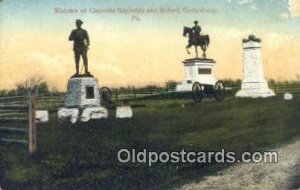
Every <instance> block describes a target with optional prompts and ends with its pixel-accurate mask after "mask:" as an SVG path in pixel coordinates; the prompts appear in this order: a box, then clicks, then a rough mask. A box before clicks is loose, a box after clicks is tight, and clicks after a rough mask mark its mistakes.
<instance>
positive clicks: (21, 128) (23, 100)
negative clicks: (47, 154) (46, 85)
mask: <svg viewBox="0 0 300 190" xmlns="http://www.w3.org/2000/svg"><path fill="white" fill-rule="evenodd" d="M36 103H37V98H36V95H34V94H32V95H29V96H12V97H1V98H0V132H1V133H0V142H1V143H5V144H7V143H19V144H25V145H28V151H29V153H30V154H33V153H34V152H35V151H36V122H35V113H36ZM16 133H18V134H20V133H21V134H23V135H22V138H21V137H20V136H19V135H16ZM4 135H6V136H7V135H8V136H13V138H7V137H3V136H4ZM16 136H17V137H16ZM24 137H25V138H24Z"/></svg>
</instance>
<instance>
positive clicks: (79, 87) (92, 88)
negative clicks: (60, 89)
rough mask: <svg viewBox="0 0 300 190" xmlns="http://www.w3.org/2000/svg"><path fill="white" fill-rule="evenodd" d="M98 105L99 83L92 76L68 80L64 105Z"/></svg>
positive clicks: (77, 106) (80, 106) (79, 106)
mask: <svg viewBox="0 0 300 190" xmlns="http://www.w3.org/2000/svg"><path fill="white" fill-rule="evenodd" d="M96 106H100V94H99V85H98V81H97V79H95V78H94V77H74V78H70V79H69V81H68V89H67V94H66V98H65V107H67V108H72V107H76V108H82V107H96Z"/></svg>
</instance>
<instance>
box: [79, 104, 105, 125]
mask: <svg viewBox="0 0 300 190" xmlns="http://www.w3.org/2000/svg"><path fill="white" fill-rule="evenodd" d="M107 117H108V112H107V109H106V108H105V107H88V108H85V109H84V110H83V111H82V114H81V117H80V121H83V122H87V121H89V120H90V119H101V118H107Z"/></svg>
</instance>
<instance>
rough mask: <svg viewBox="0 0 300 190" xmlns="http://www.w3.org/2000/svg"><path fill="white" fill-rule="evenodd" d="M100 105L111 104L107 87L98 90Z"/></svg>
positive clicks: (109, 91)
mask: <svg viewBox="0 0 300 190" xmlns="http://www.w3.org/2000/svg"><path fill="white" fill-rule="evenodd" d="M100 96H101V103H102V104H108V103H111V90H110V89H109V88H108V87H102V88H101V89H100Z"/></svg>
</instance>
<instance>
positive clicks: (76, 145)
mask: <svg viewBox="0 0 300 190" xmlns="http://www.w3.org/2000/svg"><path fill="white" fill-rule="evenodd" d="M131 104H145V105H146V106H145V107H137V108H134V109H133V113H134V117H133V118H131V119H122V120H121V119H115V118H113V115H114V114H113V111H111V115H110V118H108V119H105V120H98V121H90V122H87V123H79V124H74V125H72V124H68V123H64V124H63V123H58V122H57V120H56V113H55V112H53V113H51V115H50V116H51V118H50V122H48V123H45V124H38V137H37V139H38V152H37V153H36V154H35V155H34V156H33V157H32V158H30V157H29V156H28V153H27V149H26V148H25V147H24V146H21V145H14V144H11V145H9V144H5V145H2V144H1V145H0V184H1V187H2V188H4V189H34V188H36V189H51V188H53V189H55V188H56V189H171V188H176V187H180V186H181V185H183V184H186V183H189V182H192V181H199V180H201V179H202V178H203V177H205V176H206V175H208V174H213V173H215V172H218V171H220V170H223V169H226V168H228V167H230V166H231V165H230V164H217V163H212V164H172V163H167V164H166V163H156V164H154V165H153V166H151V167H148V165H147V164H136V163H135V164H133V163H130V164H122V163H119V162H118V160H117V152H118V150H119V149H122V148H126V149H133V148H134V149H136V150H137V151H139V150H140V151H142V150H143V149H144V148H146V149H147V150H148V151H156V152H161V151H167V152H172V151H181V150H182V149H185V150H186V151H196V152H199V151H213V150H215V151H220V150H221V149H222V148H224V149H225V150H228V151H229V150H230V151H236V152H242V151H263V150H269V149H271V148H275V147H279V146H281V145H283V144H285V143H288V142H290V141H291V140H292V139H295V138H299V137H300V126H299V118H300V112H299V110H300V98H299V96H296V97H295V98H294V99H293V100H291V101H285V100H283V98H282V96H277V97H274V98H268V99H235V98H233V97H228V98H227V99H226V100H225V101H223V102H216V101H215V100H213V99H208V98H207V99H204V101H203V102H201V103H200V104H194V103H192V100H190V99H180V100H171V99H158V100H151V99H147V100H134V101H132V102H131ZM50 107H51V106H50ZM47 108H49V105H48V107H47ZM2 124H3V125H10V126H21V125H26V123H24V124H22V123H1V125H2ZM1 135H5V134H2V133H0V136H1Z"/></svg>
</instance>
